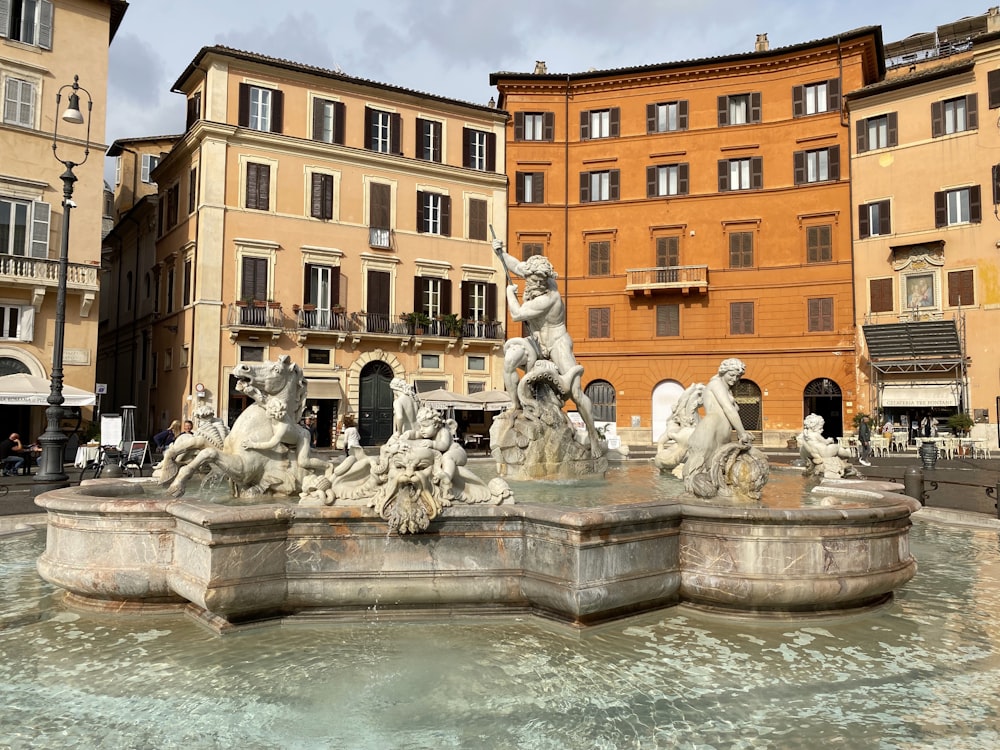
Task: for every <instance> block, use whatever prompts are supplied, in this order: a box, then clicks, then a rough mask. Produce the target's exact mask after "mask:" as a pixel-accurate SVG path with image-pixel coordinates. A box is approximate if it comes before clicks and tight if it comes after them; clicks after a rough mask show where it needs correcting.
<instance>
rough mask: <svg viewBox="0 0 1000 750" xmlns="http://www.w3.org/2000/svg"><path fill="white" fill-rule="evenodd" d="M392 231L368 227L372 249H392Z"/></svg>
mask: <svg viewBox="0 0 1000 750" xmlns="http://www.w3.org/2000/svg"><path fill="white" fill-rule="evenodd" d="M390 235H391V230H389V229H379V228H378V227H368V244H369V245H370V246H371V247H377V248H379V249H380V250H388V249H389V248H390V241H391V239H392V238H391V236H390Z"/></svg>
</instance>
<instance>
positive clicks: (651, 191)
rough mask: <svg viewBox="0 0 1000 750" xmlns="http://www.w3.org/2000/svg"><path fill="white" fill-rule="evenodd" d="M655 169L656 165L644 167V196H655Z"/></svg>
mask: <svg viewBox="0 0 1000 750" xmlns="http://www.w3.org/2000/svg"><path fill="white" fill-rule="evenodd" d="M656 170H657V167H646V197H647V198H655V197H656Z"/></svg>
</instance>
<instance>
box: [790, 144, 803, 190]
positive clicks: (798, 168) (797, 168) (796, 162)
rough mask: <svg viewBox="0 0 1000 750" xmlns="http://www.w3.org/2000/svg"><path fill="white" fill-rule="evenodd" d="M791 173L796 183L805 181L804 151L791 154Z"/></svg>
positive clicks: (799, 183)
mask: <svg viewBox="0 0 1000 750" xmlns="http://www.w3.org/2000/svg"><path fill="white" fill-rule="evenodd" d="M792 175H793V179H794V182H795V184H796V185H801V184H802V183H803V182H805V181H806V152H805V151H796V152H795V153H793V154H792Z"/></svg>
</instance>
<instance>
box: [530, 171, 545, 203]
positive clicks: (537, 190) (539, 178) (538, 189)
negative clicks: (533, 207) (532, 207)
mask: <svg viewBox="0 0 1000 750" xmlns="http://www.w3.org/2000/svg"><path fill="white" fill-rule="evenodd" d="M531 202H532V203H545V173H544V172H535V173H534V176H533V177H532V178H531Z"/></svg>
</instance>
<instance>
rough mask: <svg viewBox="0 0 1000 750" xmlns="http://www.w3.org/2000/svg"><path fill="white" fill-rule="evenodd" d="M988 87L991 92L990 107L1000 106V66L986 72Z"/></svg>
mask: <svg viewBox="0 0 1000 750" xmlns="http://www.w3.org/2000/svg"><path fill="white" fill-rule="evenodd" d="M986 88H987V91H988V92H989V105H990V109H996V108H997V107H1000V68H998V69H997V70H991V71H990V72H988V73H987V74H986Z"/></svg>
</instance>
